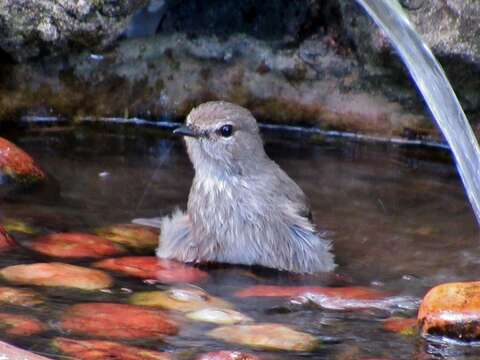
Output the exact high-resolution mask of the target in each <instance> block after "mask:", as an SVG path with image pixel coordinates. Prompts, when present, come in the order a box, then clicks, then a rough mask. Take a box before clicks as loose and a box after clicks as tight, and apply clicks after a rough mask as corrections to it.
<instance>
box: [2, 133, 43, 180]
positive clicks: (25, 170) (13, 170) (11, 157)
mask: <svg viewBox="0 0 480 360" xmlns="http://www.w3.org/2000/svg"><path fill="white" fill-rule="evenodd" d="M0 171H2V172H3V173H5V174H7V175H8V176H11V177H13V178H16V179H18V180H20V181H27V182H32V181H38V180H43V179H45V173H44V172H43V171H42V170H41V169H40V168H39V167H38V166H37V165H36V164H35V162H34V161H33V159H32V158H31V157H30V155H28V154H27V153H26V152H25V151H23V150H22V149H20V148H19V147H18V146H16V145H15V144H13V143H11V142H10V141H8V140H7V139H4V138H2V137H0Z"/></svg>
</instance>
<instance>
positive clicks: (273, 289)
mask: <svg viewBox="0 0 480 360" xmlns="http://www.w3.org/2000/svg"><path fill="white" fill-rule="evenodd" d="M305 294H314V295H321V296H327V297H331V298H341V299H346V300H380V299H384V298H386V296H387V294H385V293H383V292H380V291H378V290H374V289H369V288H366V287H338V288H327V287H317V286H274V285H258V286H252V287H250V288H247V289H244V290H240V291H238V292H236V293H235V296H237V297H242V298H245V297H297V296H302V295H305Z"/></svg>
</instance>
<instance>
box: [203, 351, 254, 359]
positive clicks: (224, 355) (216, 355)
mask: <svg viewBox="0 0 480 360" xmlns="http://www.w3.org/2000/svg"><path fill="white" fill-rule="evenodd" d="M195 360H260V358H259V357H258V356H255V355H252V354H249V353H245V352H241V351H227V350H223V351H216V352H209V353H206V354H202V355H200V356H198V357H196V358H195Z"/></svg>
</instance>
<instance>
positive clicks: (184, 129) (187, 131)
mask: <svg viewBox="0 0 480 360" xmlns="http://www.w3.org/2000/svg"><path fill="white" fill-rule="evenodd" d="M173 133H174V134H175V135H179V136H190V137H198V134H197V133H195V131H194V130H193V129H192V128H191V127H188V126H180V127H178V128H176V129H175V130H173Z"/></svg>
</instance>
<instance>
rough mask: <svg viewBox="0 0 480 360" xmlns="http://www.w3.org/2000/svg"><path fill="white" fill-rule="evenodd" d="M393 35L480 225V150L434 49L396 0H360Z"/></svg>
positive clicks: (378, 23) (389, 34) (386, 31)
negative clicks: (458, 174) (441, 136)
mask: <svg viewBox="0 0 480 360" xmlns="http://www.w3.org/2000/svg"><path fill="white" fill-rule="evenodd" d="M357 2H358V3H359V4H360V5H362V6H363V7H364V8H365V10H366V11H367V12H368V14H369V15H370V16H371V17H372V18H373V20H374V21H375V22H376V23H377V25H379V26H380V27H381V28H382V29H383V30H384V31H385V33H386V34H387V35H388V37H389V38H390V40H391V42H392V44H393V46H394V47H395V48H396V49H397V51H398V53H399V55H400V57H401V58H402V59H403V61H404V63H405V64H406V66H407V68H408V70H409V71H410V74H411V75H412V77H413V79H414V81H415V83H416V85H417V87H418V88H419V90H420V92H421V93H422V95H423V97H424V98H425V101H426V103H427V105H428V107H429V108H430V111H431V112H432V114H433V116H434V118H435V120H436V122H437V125H438V127H439V128H440V130H441V131H442V133H443V135H444V137H445V139H446V140H447V142H448V144H449V145H450V148H451V150H452V152H453V154H454V157H455V160H456V163H457V168H458V172H459V173H460V177H461V178H462V181H463V184H464V186H465V190H466V192H467V195H468V198H469V200H470V203H471V205H472V207H473V209H474V211H475V216H476V218H477V222H478V223H479V224H480V176H479V174H480V149H479V146H478V142H477V139H476V138H475V135H474V133H473V131H472V128H471V127H470V124H469V122H468V120H467V118H466V116H465V113H464V112H463V110H462V107H461V106H460V103H459V101H458V99H457V96H456V95H455V92H454V91H453V89H452V87H451V85H450V82H449V81H448V79H447V77H446V76H445V73H444V71H443V69H442V67H441V65H440V64H439V63H438V61H437V60H436V59H435V56H434V55H433V54H432V52H431V50H430V49H429V48H428V46H427V45H426V44H425V42H424V41H423V40H422V38H421V37H420V35H419V34H418V33H417V32H416V31H415V29H414V27H413V25H412V24H411V22H410V21H409V19H408V17H407V15H406V14H405V12H404V11H403V9H402V8H401V6H400V4H399V3H398V2H397V0H357Z"/></svg>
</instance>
